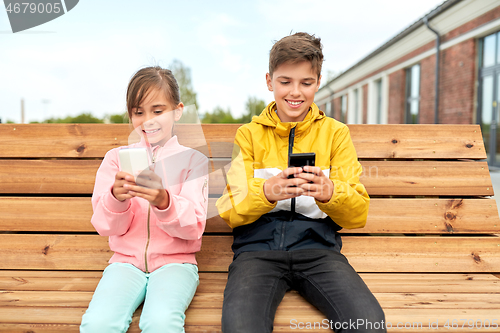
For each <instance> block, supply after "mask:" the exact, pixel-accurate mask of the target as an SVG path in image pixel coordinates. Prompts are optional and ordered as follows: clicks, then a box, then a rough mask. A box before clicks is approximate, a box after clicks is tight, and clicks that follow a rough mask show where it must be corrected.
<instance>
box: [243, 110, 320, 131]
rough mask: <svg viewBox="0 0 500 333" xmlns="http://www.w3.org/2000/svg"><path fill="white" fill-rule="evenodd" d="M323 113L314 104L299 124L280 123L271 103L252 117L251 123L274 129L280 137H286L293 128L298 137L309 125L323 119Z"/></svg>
mask: <svg viewBox="0 0 500 333" xmlns="http://www.w3.org/2000/svg"><path fill="white" fill-rule="evenodd" d="M325 117H326V116H325V113H324V112H323V111H320V109H319V108H318V106H317V105H316V104H315V103H312V104H311V106H310V107H309V111H308V112H307V115H306V117H305V118H304V120H302V121H301V122H289V123H284V122H281V120H280V118H279V117H278V114H277V113H276V102H271V103H269V105H268V106H267V107H266V108H265V109H264V111H262V113H261V114H260V115H259V116H256V117H253V119H252V123H257V124H261V125H264V126H269V127H274V128H275V132H276V133H277V134H278V135H280V136H288V134H289V133H290V130H291V129H292V128H294V127H295V134H296V135H300V134H301V133H303V132H305V131H306V130H308V129H309V127H311V124H312V123H313V122H315V121H317V120H320V119H323V118H325Z"/></svg>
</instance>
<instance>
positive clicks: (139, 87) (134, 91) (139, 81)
mask: <svg viewBox="0 0 500 333" xmlns="http://www.w3.org/2000/svg"><path fill="white" fill-rule="evenodd" d="M152 89H158V90H159V91H162V92H163V93H164V94H165V96H166V98H167V100H168V101H169V102H170V103H171V106H172V108H174V109H175V108H176V107H177V105H179V103H180V102H181V98H180V93H179V85H178V84H177V80H176V79H175V77H174V75H173V74H172V72H171V71H170V70H168V69H164V68H161V67H159V66H154V67H145V68H142V69H140V70H139V71H138V72H137V73H135V74H134V76H133V77H132V79H130V82H129V84H128V88H127V112H128V116H129V119H132V109H133V108H137V107H139V105H141V104H142V102H143V101H144V99H145V98H146V96H147V94H148V93H149V91H151V90H152Z"/></svg>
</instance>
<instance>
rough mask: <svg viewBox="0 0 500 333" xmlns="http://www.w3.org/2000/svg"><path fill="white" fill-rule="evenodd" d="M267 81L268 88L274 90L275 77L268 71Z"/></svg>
mask: <svg viewBox="0 0 500 333" xmlns="http://www.w3.org/2000/svg"><path fill="white" fill-rule="evenodd" d="M266 83H267V89H269V91H273V78H272V77H271V75H270V74H269V73H266Z"/></svg>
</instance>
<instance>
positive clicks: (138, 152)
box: [118, 148, 149, 178]
mask: <svg viewBox="0 0 500 333" xmlns="http://www.w3.org/2000/svg"><path fill="white" fill-rule="evenodd" d="M118 154H119V156H120V170H121V171H125V172H127V173H129V174H131V175H132V176H134V178H135V177H136V176H137V173H138V172H141V171H143V170H145V169H147V168H148V167H149V160H148V151H147V150H146V148H122V149H120V151H119V152H118Z"/></svg>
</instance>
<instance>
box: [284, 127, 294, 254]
mask: <svg viewBox="0 0 500 333" xmlns="http://www.w3.org/2000/svg"><path fill="white" fill-rule="evenodd" d="M294 139H295V127H293V128H292V129H291V130H290V134H289V136H288V166H290V155H291V154H292V153H293V141H294ZM290 210H291V214H290V221H293V217H294V215H295V198H292V202H291V208H290ZM284 244H285V222H284V221H283V222H281V241H280V250H283V246H284Z"/></svg>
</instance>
